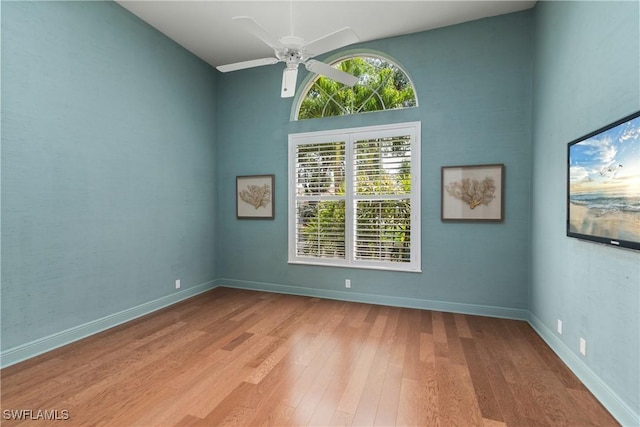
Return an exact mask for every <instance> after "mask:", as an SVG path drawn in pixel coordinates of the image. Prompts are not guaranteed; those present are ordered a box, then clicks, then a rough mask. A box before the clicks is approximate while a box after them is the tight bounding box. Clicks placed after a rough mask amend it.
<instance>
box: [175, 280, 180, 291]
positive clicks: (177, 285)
mask: <svg viewBox="0 0 640 427" xmlns="http://www.w3.org/2000/svg"><path fill="white" fill-rule="evenodd" d="M176 289H180V279H176Z"/></svg>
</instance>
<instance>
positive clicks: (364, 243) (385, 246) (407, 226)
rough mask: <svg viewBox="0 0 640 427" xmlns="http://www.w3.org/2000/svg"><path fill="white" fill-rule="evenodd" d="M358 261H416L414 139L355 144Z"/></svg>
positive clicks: (359, 142)
mask: <svg viewBox="0 0 640 427" xmlns="http://www.w3.org/2000/svg"><path fill="white" fill-rule="evenodd" d="M353 151H354V162H353V163H354V175H355V179H354V181H353V185H354V189H353V191H354V194H353V199H354V203H355V230H354V236H355V252H354V258H355V259H356V260H365V261H382V262H402V263H409V262H411V199H410V198H408V197H407V196H408V195H411V136H410V135H405V136H398V137H391V138H374V139H365V140H359V141H355V142H354V144H353Z"/></svg>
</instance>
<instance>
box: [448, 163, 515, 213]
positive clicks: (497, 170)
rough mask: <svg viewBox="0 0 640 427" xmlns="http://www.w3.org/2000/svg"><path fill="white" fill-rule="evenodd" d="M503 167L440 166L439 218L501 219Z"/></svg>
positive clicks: (500, 164)
mask: <svg viewBox="0 0 640 427" xmlns="http://www.w3.org/2000/svg"><path fill="white" fill-rule="evenodd" d="M504 172H505V166H504V164H502V163H499V164H487V165H465V166H443V167H442V168H441V200H440V219H441V220H442V221H451V222H456V221H457V222H503V221H504V175H505V173H504Z"/></svg>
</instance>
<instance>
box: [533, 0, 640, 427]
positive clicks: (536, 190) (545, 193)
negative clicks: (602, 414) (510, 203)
mask: <svg viewBox="0 0 640 427" xmlns="http://www.w3.org/2000/svg"><path fill="white" fill-rule="evenodd" d="M535 21H536V29H535V61H534V62H535V68H534V85H533V87H534V96H533V101H534V103H533V118H534V119H533V197H532V283H531V291H530V302H529V306H530V311H531V314H532V319H533V323H534V324H536V325H537V327H538V329H539V331H540V332H542V333H543V334H546V335H548V338H549V339H548V340H549V341H550V342H551V343H553V342H554V341H555V343H556V349H557V350H559V351H561V352H563V351H564V352H565V353H566V354H565V361H571V360H576V363H575V364H574V365H575V366H576V367H577V368H578V369H581V370H582V371H584V373H585V374H586V375H585V377H588V376H589V375H592V376H594V378H596V380H595V381H592V385H594V386H595V389H596V390H599V391H600V393H599V395H598V397H599V398H600V399H601V400H603V401H604V402H605V403H607V404H608V406H609V407H610V408H613V409H616V408H617V411H616V412H617V414H618V415H620V414H623V416H626V418H624V419H625V420H627V423H628V424H629V425H638V424H640V419H639V418H638V414H640V385H639V384H640V362H639V361H640V351H639V346H640V344H639V342H640V332H639V325H640V315H639V313H640V253H639V252H637V251H630V250H621V249H618V248H613V247H607V246H604V245H599V244H594V243H590V242H584V241H579V240H576V239H571V238H568V237H565V218H566V216H565V203H566V189H565V184H564V183H565V182H566V181H565V180H566V173H567V171H566V168H567V166H566V161H567V160H566V150H567V143H568V142H569V141H572V140H573V139H575V138H578V137H580V136H582V135H585V134H587V133H589V132H591V131H594V130H596V129H597V128H600V127H602V126H604V125H607V124H609V123H611V122H613V121H615V120H617V119H620V118H622V117H624V116H626V115H628V114H631V113H632V112H634V111H638V110H640V30H639V28H640V10H639V3H638V2H637V1H636V2H541V3H538V5H537V7H536V9H535ZM557 319H561V320H562V321H563V326H564V333H563V334H562V335H561V336H559V335H558V334H556V333H555V330H556V321H557ZM551 331H553V332H551ZM580 337H583V338H585V339H586V341H587V355H586V357H583V356H581V355H579V353H578V348H579V345H578V342H579V338H580ZM580 364H582V365H584V366H583V367H580ZM598 380H600V381H601V382H602V383H601V384H600V385H598V384H597V383H598ZM625 414H626V415H625ZM621 418H622V416H621V417H620V418H619V419H621Z"/></svg>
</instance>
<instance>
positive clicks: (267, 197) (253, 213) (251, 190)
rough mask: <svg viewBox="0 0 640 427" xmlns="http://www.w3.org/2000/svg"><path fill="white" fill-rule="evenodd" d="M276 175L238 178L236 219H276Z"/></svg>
mask: <svg viewBox="0 0 640 427" xmlns="http://www.w3.org/2000/svg"><path fill="white" fill-rule="evenodd" d="M274 183H275V175H243V176H236V218H237V219H273V218H274V213H275V212H274V209H275V208H274V205H273V203H274Z"/></svg>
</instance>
